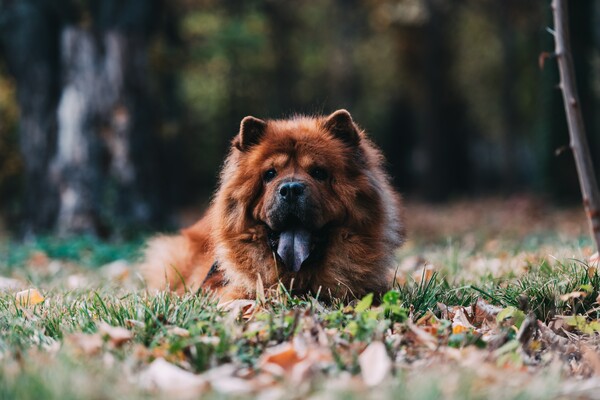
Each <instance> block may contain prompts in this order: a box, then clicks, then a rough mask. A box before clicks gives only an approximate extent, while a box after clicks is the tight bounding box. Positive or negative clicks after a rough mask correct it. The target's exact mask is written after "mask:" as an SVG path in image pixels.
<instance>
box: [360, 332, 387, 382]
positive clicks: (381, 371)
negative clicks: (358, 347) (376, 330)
mask: <svg viewBox="0 0 600 400" xmlns="http://www.w3.org/2000/svg"><path fill="white" fill-rule="evenodd" d="M358 363H359V364H360V373H361V375H362V378H363V381H364V382H365V384H366V385H367V386H377V385H379V384H380V383H381V382H383V380H384V379H385V378H386V377H387V376H388V375H389V374H390V372H391V371H392V360H390V357H389V356H388V353H387V350H386V348H385V345H384V344H383V343H382V342H380V341H376V342H372V343H371V344H370V345H369V346H367V348H366V349H365V350H364V351H363V352H362V353H361V354H360V356H359V357H358Z"/></svg>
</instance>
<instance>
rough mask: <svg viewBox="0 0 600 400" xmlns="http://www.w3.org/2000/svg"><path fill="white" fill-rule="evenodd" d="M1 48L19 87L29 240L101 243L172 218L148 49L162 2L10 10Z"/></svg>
mask: <svg viewBox="0 0 600 400" xmlns="http://www.w3.org/2000/svg"><path fill="white" fill-rule="evenodd" d="M1 7H2V10H1V11H2V12H1V15H2V16H3V19H2V22H1V23H2V25H1V29H2V39H3V40H2V44H3V50H4V54H5V58H6V60H7V63H8V66H9V69H10V71H11V73H12V74H13V76H14V77H15V80H16V82H17V88H18V101H19V106H20V108H21V123H20V137H21V151H22V153H23V156H24V159H25V178H26V182H27V184H26V190H25V198H26V204H27V207H26V210H25V212H24V215H25V216H26V232H28V233H29V232H30V233H38V232H43V231H47V230H49V229H52V228H55V229H57V231H58V232H59V233H62V234H70V233H93V234H102V233H103V231H104V230H106V229H107V228H108V229H113V228H116V227H119V228H131V227H134V226H140V225H143V224H150V223H155V222H157V220H159V219H160V217H161V213H162V212H164V211H166V209H167V208H168V207H167V206H168V204H165V202H164V201H162V200H163V199H164V196H162V198H161V196H160V193H161V190H162V189H163V188H162V187H161V185H160V182H157V178H158V179H159V180H160V176H161V175H160V173H159V170H160V166H159V165H157V163H156V161H157V160H159V159H160V158H159V157H158V155H159V146H157V144H158V142H157V133H158V132H157V126H159V122H160V117H159V116H158V115H157V113H156V111H157V110H156V106H157V105H156V103H155V102H153V100H152V99H153V93H152V90H151V88H152V87H153V86H152V82H150V77H151V75H150V71H149V69H150V66H149V59H148V50H149V47H150V43H151V39H152V38H153V37H154V35H156V34H157V33H159V32H161V30H162V29H163V28H164V24H162V22H163V18H162V17H161V16H162V15H163V13H164V12H165V9H164V7H163V4H162V3H161V2H160V1H158V0H148V1H146V0H127V1H120V0H114V1H113V0H106V1H102V2H90V3H87V2H75V1H68V0H63V1H60V0H56V1H51V2H47V1H36V0H24V1H22V2H21V1H6V2H3V3H2V4H1Z"/></svg>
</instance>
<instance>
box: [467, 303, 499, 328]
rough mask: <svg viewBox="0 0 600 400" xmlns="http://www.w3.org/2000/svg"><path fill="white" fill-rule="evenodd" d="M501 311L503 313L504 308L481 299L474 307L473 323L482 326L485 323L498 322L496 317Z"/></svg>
mask: <svg viewBox="0 0 600 400" xmlns="http://www.w3.org/2000/svg"><path fill="white" fill-rule="evenodd" d="M500 311H502V307H498V306H494V305H492V304H490V303H488V302H487V301H485V300H484V299H482V298H481V297H479V298H478V299H477V302H476V303H475V305H474V306H473V317H474V321H473V322H475V323H478V324H480V323H482V322H483V321H488V322H491V321H496V316H497V315H498V313H499V312H500Z"/></svg>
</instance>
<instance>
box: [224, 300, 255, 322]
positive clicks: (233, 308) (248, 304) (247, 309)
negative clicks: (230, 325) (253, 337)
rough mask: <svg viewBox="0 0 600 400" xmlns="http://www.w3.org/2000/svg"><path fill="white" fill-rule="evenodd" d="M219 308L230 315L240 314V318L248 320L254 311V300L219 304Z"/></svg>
mask: <svg viewBox="0 0 600 400" xmlns="http://www.w3.org/2000/svg"><path fill="white" fill-rule="evenodd" d="M219 307H221V308H223V310H225V311H228V312H229V313H231V314H232V315H235V316H237V315H239V314H242V318H244V319H249V318H250V317H251V316H252V314H254V311H255V310H256V300H247V299H240V300H229V301H226V302H225V303H219Z"/></svg>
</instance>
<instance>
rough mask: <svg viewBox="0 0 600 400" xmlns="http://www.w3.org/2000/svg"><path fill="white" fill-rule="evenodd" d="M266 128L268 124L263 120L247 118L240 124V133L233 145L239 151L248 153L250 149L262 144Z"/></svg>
mask: <svg viewBox="0 0 600 400" xmlns="http://www.w3.org/2000/svg"><path fill="white" fill-rule="evenodd" d="M266 127H267V123H266V122H265V121H263V120H262V119H258V118H254V117H251V116H248V117H245V118H244V119H243V120H242V123H241V124H240V133H239V134H238V135H237V136H236V137H235V139H234V140H233V145H234V146H235V147H236V148H237V149H238V150H239V151H248V149H249V148H250V147H252V146H254V145H256V144H258V142H260V139H261V138H262V137H263V135H264V134H265V129H266Z"/></svg>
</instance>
